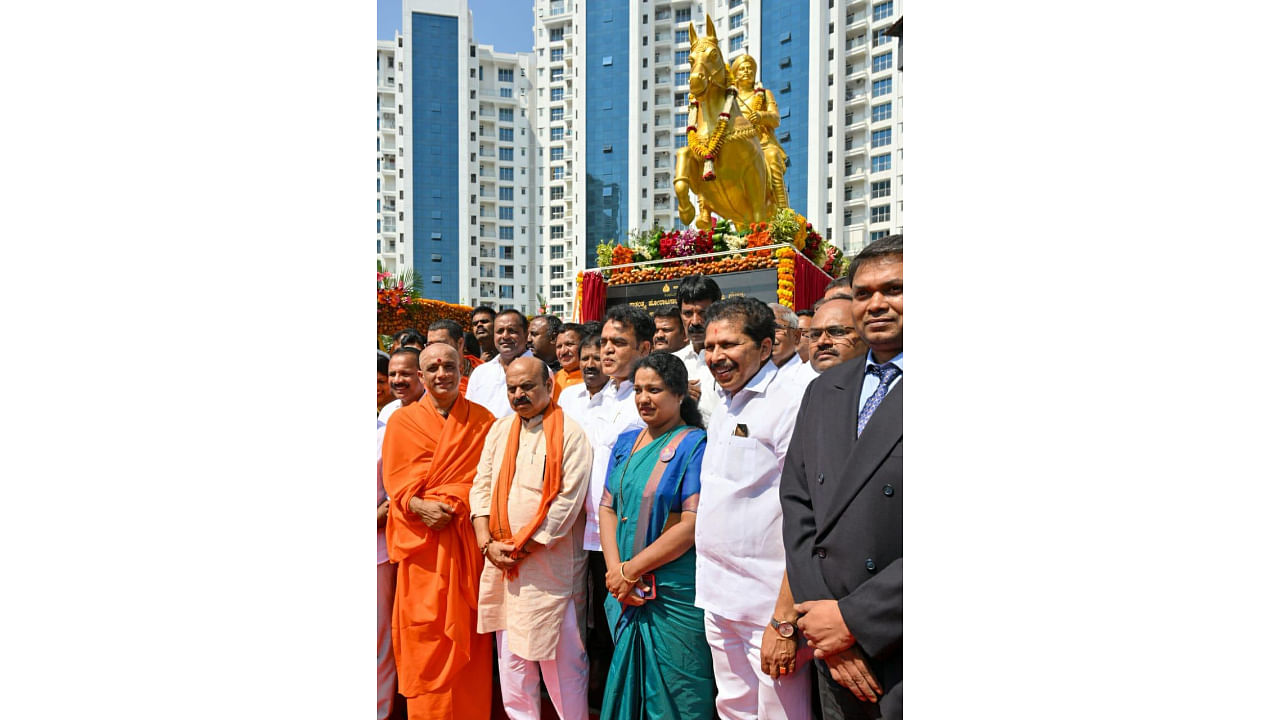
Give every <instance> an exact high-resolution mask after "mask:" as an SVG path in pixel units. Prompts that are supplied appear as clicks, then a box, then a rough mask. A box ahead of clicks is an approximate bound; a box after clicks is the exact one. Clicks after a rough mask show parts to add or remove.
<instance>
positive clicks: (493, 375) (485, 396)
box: [467, 310, 533, 418]
mask: <svg viewBox="0 0 1280 720" xmlns="http://www.w3.org/2000/svg"><path fill="white" fill-rule="evenodd" d="M528 338H529V324H528V321H527V320H525V317H524V315H523V314H521V313H520V311H518V310H503V311H502V312H500V313H498V317H497V319H496V320H494V321H493V341H494V345H495V346H496V347H497V348H498V354H497V356H496V357H494V358H493V359H492V360H490V361H489V362H487V363H485V364H483V365H481V366H480V367H478V368H476V369H475V370H474V371H473V372H472V373H471V380H470V381H469V382H468V383H467V399H468V400H470V401H471V402H476V403H480V404H481V405H483V406H485V408H486V409H487V410H488V411H489V412H491V413H493V416H494V417H499V418H500V417H506V416H507V415H510V414H511V405H510V404H508V402H507V367H508V366H509V365H510V364H511V361H512V360H515V359H516V358H519V357H529V356H532V355H533V353H531V352H529V350H528V347H527V345H526V342H527V340H528Z"/></svg>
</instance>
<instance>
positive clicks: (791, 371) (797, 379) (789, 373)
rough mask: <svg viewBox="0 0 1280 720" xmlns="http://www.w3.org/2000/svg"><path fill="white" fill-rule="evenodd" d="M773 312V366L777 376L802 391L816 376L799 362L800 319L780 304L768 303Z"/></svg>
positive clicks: (816, 374)
mask: <svg viewBox="0 0 1280 720" xmlns="http://www.w3.org/2000/svg"><path fill="white" fill-rule="evenodd" d="M769 309H770V310H772V311H773V323H774V329H773V355H772V360H773V364H774V365H776V366H777V367H778V375H779V377H781V378H782V379H783V380H785V381H786V382H789V383H792V384H793V385H795V386H796V387H797V388H798V389H800V390H804V388H806V387H807V386H808V385H809V381H810V380H812V379H814V378H815V377H817V376H818V373H816V372H814V370H813V368H811V367H809V366H808V365H806V364H805V363H804V362H802V361H801V360H800V353H799V352H797V351H796V345H797V344H798V343H799V341H800V329H799V328H800V319H799V318H797V317H796V314H795V312H793V311H792V310H791V308H789V307H787V306H786V305H782V304H781V303H769Z"/></svg>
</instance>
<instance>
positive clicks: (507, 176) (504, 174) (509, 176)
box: [498, 168, 516, 181]
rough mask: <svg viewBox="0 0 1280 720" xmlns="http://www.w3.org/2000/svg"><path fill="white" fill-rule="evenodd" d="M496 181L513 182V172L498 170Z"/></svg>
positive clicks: (507, 169)
mask: <svg viewBox="0 0 1280 720" xmlns="http://www.w3.org/2000/svg"><path fill="white" fill-rule="evenodd" d="M498 179H499V180H508V181H511V180H515V179H516V173H515V170H513V169H511V168H498Z"/></svg>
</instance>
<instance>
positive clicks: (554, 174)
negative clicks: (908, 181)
mask: <svg viewBox="0 0 1280 720" xmlns="http://www.w3.org/2000/svg"><path fill="white" fill-rule="evenodd" d="M886 157H887V156H886ZM551 179H552V180H563V179H564V167H563V166H556V167H553V168H551Z"/></svg>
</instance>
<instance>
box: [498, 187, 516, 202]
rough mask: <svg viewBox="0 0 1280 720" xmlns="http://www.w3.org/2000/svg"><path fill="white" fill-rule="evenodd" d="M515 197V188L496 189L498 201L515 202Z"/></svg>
mask: <svg viewBox="0 0 1280 720" xmlns="http://www.w3.org/2000/svg"><path fill="white" fill-rule="evenodd" d="M515 195H516V193H515V188H512V187H500V188H498V199H499V200H503V201H506V202H511V201H512V200H515V199H516V197H515Z"/></svg>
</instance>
